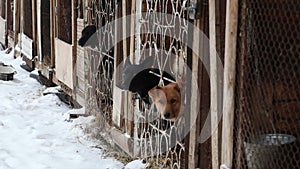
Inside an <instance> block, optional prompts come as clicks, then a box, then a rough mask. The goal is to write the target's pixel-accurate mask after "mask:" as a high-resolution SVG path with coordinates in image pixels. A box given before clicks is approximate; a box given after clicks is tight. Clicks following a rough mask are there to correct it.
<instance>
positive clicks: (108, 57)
mask: <svg viewBox="0 0 300 169" xmlns="http://www.w3.org/2000/svg"><path fill="white" fill-rule="evenodd" d="M87 16H88V17H90V18H89V20H90V21H91V23H90V24H94V25H96V27H97V30H98V31H97V32H96V35H93V36H97V40H96V41H94V42H92V43H96V47H95V48H91V47H87V48H85V72H86V73H85V74H86V77H85V79H87V82H86V83H87V84H86V85H87V94H86V95H87V96H86V98H87V101H86V102H87V106H86V107H87V112H89V113H91V114H94V115H97V114H99V113H101V115H103V117H104V118H103V120H106V122H107V123H108V124H111V122H112V107H113V83H114V82H113V72H114V57H113V54H114V53H113V48H111V47H112V42H113V39H114V34H113V29H114V28H113V26H111V25H110V24H109V22H111V21H113V20H114V17H115V3H114V1H112V0H111V1H102V0H99V1H98V0H93V1H91V3H90V4H89V7H88V14H87Z"/></svg>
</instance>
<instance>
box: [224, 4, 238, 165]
mask: <svg viewBox="0 0 300 169" xmlns="http://www.w3.org/2000/svg"><path fill="white" fill-rule="evenodd" d="M237 23H238V0H227V8H226V30H225V59H224V60H225V61H224V63H225V65H224V67H225V68H224V89H223V90H224V98H226V99H224V100H223V127H222V129H223V130H222V164H226V165H227V166H228V167H229V168H232V159H233V125H234V98H235V97H234V89H235V75H236V41H237Z"/></svg>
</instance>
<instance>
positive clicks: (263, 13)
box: [233, 0, 300, 169]
mask: <svg viewBox="0 0 300 169" xmlns="http://www.w3.org/2000/svg"><path fill="white" fill-rule="evenodd" d="M239 11H240V12H239V25H238V28H239V32H238V34H239V35H240V36H239V38H238V46H237V47H238V48H237V49H238V50H237V53H238V55H237V56H238V57H237V86H236V99H235V100H236V112H235V124H234V157H233V162H234V163H233V167H234V168H237V169H243V168H244V169H246V168H249V169H265V168H276V169H277V168H278V169H279V168H289V169H293V168H295V169H296V168H299V166H300V142H299V136H300V130H299V129H300V113H299V111H300V80H299V77H300V67H299V64H300V57H299V55H300V50H299V49H300V46H299V44H300V39H299V37H300V33H299V27H300V22H299V20H300V1H297V0H289V1H286V0H275V1H269V0H267V1H258V0H241V1H240V4H239Z"/></svg>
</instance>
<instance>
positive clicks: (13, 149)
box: [0, 51, 145, 169]
mask: <svg viewBox="0 0 300 169" xmlns="http://www.w3.org/2000/svg"><path fill="white" fill-rule="evenodd" d="M0 62H4V63H5V64H9V65H12V66H13V67H14V68H15V69H16V71H17V74H16V75H14V80H13V81H2V80H0V169H112V168H116V169H119V168H132V169H133V168H134V169H138V168H144V167H145V165H144V164H141V162H140V161H139V160H136V161H133V162H131V163H129V164H128V165H126V166H124V164H123V163H121V162H119V161H117V160H116V159H114V158H111V157H105V154H104V153H103V152H101V150H100V149H97V148H94V147H95V146H98V145H99V144H100V142H99V141H95V140H91V139H87V137H86V136H85V134H84V132H83V131H82V129H81V127H78V126H82V125H85V124H86V123H88V122H89V121H90V120H92V117H86V118H78V119H76V120H73V121H72V122H70V121H68V120H67V119H68V112H69V111H82V110H71V109H70V108H69V107H68V106H67V105H65V104H64V103H62V102H61V101H60V100H59V99H58V97H57V96H56V95H53V94H48V95H45V96H43V94H42V93H43V91H44V90H45V89H46V88H45V87H44V86H42V85H40V84H39V83H38V82H37V81H36V80H35V79H33V78H30V77H29V73H28V72H26V71H25V70H23V69H22V68H21V67H20V64H22V59H21V58H17V59H14V58H13V55H12V54H5V53H4V51H0Z"/></svg>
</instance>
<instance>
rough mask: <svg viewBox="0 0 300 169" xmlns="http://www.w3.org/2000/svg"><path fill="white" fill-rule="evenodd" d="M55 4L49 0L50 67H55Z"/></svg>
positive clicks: (52, 0)
mask: <svg viewBox="0 0 300 169" xmlns="http://www.w3.org/2000/svg"><path fill="white" fill-rule="evenodd" d="M55 11H56V3H55V1H54V0H50V26H51V28H50V41H51V67H54V66H55V42H54V39H55V27H56V25H55V15H56V13H55Z"/></svg>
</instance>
